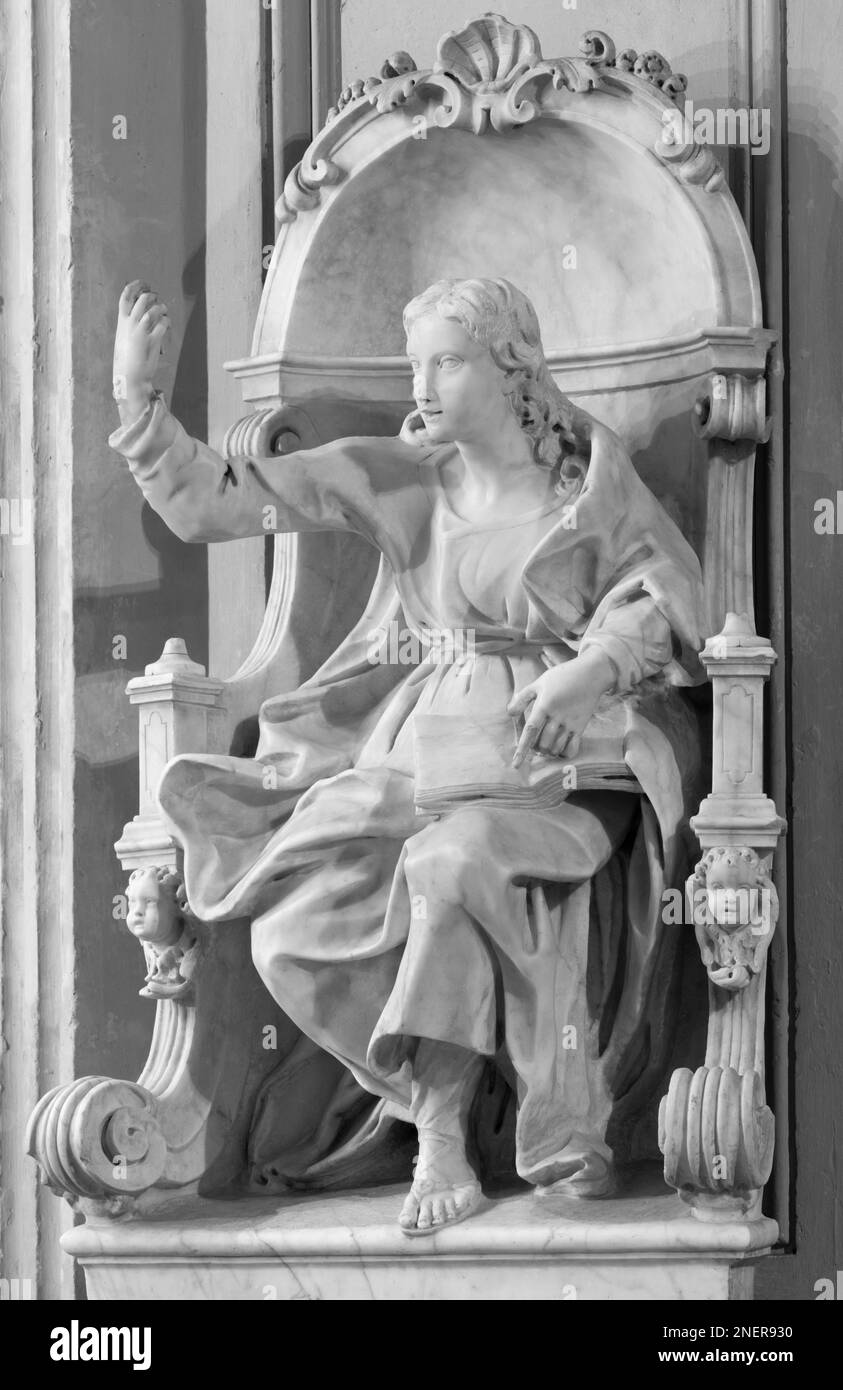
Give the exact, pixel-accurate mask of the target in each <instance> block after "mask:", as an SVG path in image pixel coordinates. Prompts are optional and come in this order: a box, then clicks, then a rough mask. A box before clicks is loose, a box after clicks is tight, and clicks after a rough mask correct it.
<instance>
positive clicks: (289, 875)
mask: <svg viewBox="0 0 843 1390" xmlns="http://www.w3.org/2000/svg"><path fill="white" fill-rule="evenodd" d="M589 434H590V458H589V460H588V467H587V471H586V474H585V480H584V483H583V484H582V487H581V490H580V491H579V493H578V494H577V495H576V496H575V497H574V498H573V500H572V501H569V502H568V503H565V504H563V503H561V502H557V503H550V504H548V505H547V506H545V507H542V508H535V509H533V510H532V511H530V512H527V513H522V514H520V515H515V516H513V517H512V518H509V519H507V520H506V521H505V522H502V523H496V524H490V525H475V524H470V523H468V522H466V521H465V520H463V519H462V518H460V517H459V516H458V515H457V513H456V512H454V510H453V509H452V507H451V506H450V504H449V502H448V498H447V495H446V493H445V490H444V488H443V486H442V483H441V478H440V473H439V468H440V466H441V464H442V462H443V460H444V459H445V458H446V457H447V455H448V450H449V449H450V448H452V447H453V446H444V447H439V448H430V447H426V448H425V447H421V448H420V447H419V446H417V445H410V444H404V443H402V442H400V441H398V440H395V439H384V438H355V439H344V440H338V441H335V442H333V443H330V444H326V445H324V446H320V447H318V448H314V449H311V450H303V451H299V452H297V453H293V454H289V455H286V456H283V457H278V458H268V459H259V458H246V457H240V458H234V459H228V460H223V459H222V458H221V457H220V456H219V455H218V454H216V453H215V452H214V451H213V450H212V449H210V448H209V447H208V446H207V445H205V444H203V443H201V442H200V441H197V440H193V439H190V438H189V437H188V435H187V434H186V433H185V431H184V430H183V428H182V427H181V425H180V424H179V423H178V421H176V420H175V419H174V417H173V416H172V415H170V413H169V412H168V411H167V409H166V407H165V405H164V403H163V400H162V399H161V398H160V397H158V398H157V399H156V400H155V401H154V402H153V404H152V405H151V406H150V408H149V409H148V410H147V412H146V413H145V415H144V416H142V417H141V418H140V419H139V420H138V421H136V422H135V423H133V424H132V425H129V426H126V427H125V428H123V429H120V430H118V431H116V432H115V433H114V434H113V435H112V436H111V439H110V441H109V442H110V444H111V445H112V447H113V448H115V449H116V450H118V451H119V452H121V453H122V454H123V455H124V456H125V458H126V459H127V460H128V462H129V465H130V468H131V470H132V472H133V474H134V476H135V478H136V480H137V482H138V483H139V485H140V487H141V488H142V490H143V492H144V495H145V496H146V498H147V500H148V501H149V502H150V504H151V505H152V507H153V508H154V509H155V510H156V511H157V512H158V513H159V514H160V515H161V516H162V517H163V518H164V520H165V521H166V522H167V524H168V525H169V526H170V528H171V529H172V530H173V531H174V532H175V533H176V534H177V535H179V536H181V537H182V538H183V539H186V540H191V541H210V542H214V541H222V540H227V539H234V538H238V537H244V536H249V535H259V534H265V533H266V519H267V515H269V516H271V517H272V519H273V521H274V524H275V526H276V528H277V529H278V530H280V531H307V530H330V529H334V530H351V531H354V532H357V533H358V534H360V535H362V536H364V537H365V538H366V539H367V540H369V541H370V542H371V543H372V544H373V545H375V546H376V547H377V548H378V549H379V550H380V552H381V556H382V561H381V566H380V569H379V572H378V578H377V580H376V583H375V586H374V589H373V591H372V595H371V599H370V601H369V604H368V607H367V609H366V612H365V613H364V615H363V617H362V618H361V620H360V622H359V623H358V624H357V626H356V627H355V629H354V630H353V631H352V632H351V633H350V634H349V636H348V637H347V638H346V640H345V641H344V642H343V643H342V644H341V645H340V647H339V648H338V650H337V651H336V652H335V653H334V654H333V655H332V656H331V657H330V658H329V660H328V661H327V662H326V663H325V664H324V665H323V667H322V668H321V669H320V670H319V671H317V673H316V674H315V675H314V676H313V677H311V678H310V679H309V680H308V681H306V682H305V683H304V685H302V686H301V687H300V688H299V689H298V690H295V691H292V692H289V693H284V694H281V695H279V696H277V697H275V698H272V699H270V700H268V701H267V702H265V704H264V705H263V706H262V708H261V711H260V740H259V744H258V748H257V753H256V757H255V758H254V759H242V758H234V757H230V756H215V755H204V756H202V755H187V756H181V757H178V758H176V759H175V760H174V761H173V762H172V763H170V764H169V765H168V767H167V768H166V769H165V772H164V775H163V777H162V781H161V784H160V787H159V791H158V797H159V802H160V807H161V811H162V815H163V817H164V819H165V821H166V823H167V824H168V825H169V827H170V829H171V830H172V833H173V834H174V836H175V837H176V839H177V840H178V842H179V843H180V844H181V845H182V846H183V850H184V869H185V885H186V891H187V897H188V901H189V903H190V905H191V908H192V909H193V911H194V912H195V913H196V914H197V916H198V917H200V918H201V919H203V920H205V921H217V920H222V919H226V918H233V917H240V916H243V915H248V916H250V917H251V919H252V945H253V956H254V960H255V964H256V966H257V968H258V970H259V971H260V973H261V975H262V977H263V979H264V981H265V983H266V985H267V987H268V988H269V990H270V992H271V993H272V994H273V996H274V998H275V999H276V1000H277V1002H278V1003H279V1005H280V1006H281V1007H282V1008H283V1009H284V1010H285V1012H286V1013H287V1014H288V1015H289V1016H290V1017H291V1018H292V1019H293V1021H294V1022H296V1023H297V1024H298V1025H299V1027H300V1028H301V1029H302V1030H303V1032H304V1033H305V1034H306V1035H307V1036H308V1037H309V1038H311V1039H313V1040H314V1041H315V1042H316V1043H317V1044H318V1045H319V1047H321V1048H324V1049H325V1050H326V1051H327V1052H329V1053H330V1054H332V1055H333V1056H334V1057H336V1058H338V1059H339V1060H340V1061H341V1062H342V1063H344V1065H345V1066H347V1067H348V1068H349V1070H350V1071H351V1072H352V1074H353V1075H354V1077H355V1078H356V1079H357V1081H358V1082H359V1083H360V1085H361V1086H362V1087H363V1088H364V1089H365V1090H367V1091H369V1092H371V1093H372V1094H374V1095H376V1096H380V1097H382V1098H384V1099H385V1101H386V1102H388V1105H389V1106H390V1107H391V1109H392V1113H394V1114H397V1115H402V1116H404V1117H407V1115H408V1111H407V1106H408V1102H409V1094H410V1079H411V1074H412V1058H413V1052H414V1047H415V1045H416V1043H417V1040H418V1039H419V1038H420V1037H427V1038H433V1039H440V1040H442V1041H446V1042H449V1043H456V1044H458V1045H460V1046H463V1047H465V1048H468V1049H470V1050H472V1051H475V1052H480V1053H483V1054H486V1055H488V1056H492V1055H494V1053H495V1052H496V1050H497V1049H498V1047H499V1045H500V1043H501V1041H502V1040H503V1041H504V1043H505V1048H506V1052H507V1054H508V1057H509V1059H510V1062H511V1065H512V1069H513V1072H514V1076H515V1085H516V1090H517V1096H518V1119H517V1128H516V1160H517V1166H518V1171H519V1173H520V1174H521V1175H522V1176H523V1177H525V1178H527V1179H528V1180H530V1181H536V1182H537V1181H540V1180H541V1179H542V1177H543V1175H545V1174H546V1173H547V1172H548V1171H550V1170H551V1169H553V1171H554V1172H558V1171H559V1170H560V1164H562V1166H563V1167H564V1164H565V1162H567V1161H570V1164H571V1166H572V1168H573V1169H575V1168H576V1167H577V1166H578V1165H582V1164H583V1163H585V1164H587V1162H588V1160H589V1156H591V1155H595V1154H597V1155H599V1154H603V1155H606V1154H608V1150H607V1148H606V1142H605V1141H606V1131H607V1126H608V1123H609V1118H610V1115H611V1112H612V1106H613V1104H614V1103H615V1102H616V1101H617V1100H618V1098H619V1097H621V1096H623V1095H624V1093H625V1092H627V1091H629V1090H630V1088H632V1087H633V1086H634V1084H635V1083H636V1081H637V1080H638V1079H640V1076H641V1074H642V1073H643V1072H645V1071H646V1051H647V1046H648V1042H647V1034H648V1027H649V1021H648V1018H649V1012H650V1009H651V1005H652V1003H653V994H654V990H657V989H658V987H659V979H660V969H661V967H660V962H662V963H663V962H664V959H665V952H664V949H663V947H664V939H663V938H664V934H665V931H670V930H671V929H670V928H665V927H664V926H663V925H662V920H661V909H662V896H663V892H664V889H665V887H666V886H669V885H671V884H672V883H673V882H674V881H675V878H676V876H677V871H678V870H679V869H681V867H682V866H681V864H680V849H681V843H682V837H683V828H684V820H685V809H686V799H687V791H688V781H689V777H690V775H691V769H692V764H693V761H694V759H693V745H694V741H695V730H694V729H693V727H691V725H690V724H689V722H688V718H687V714H686V712H685V710H684V707H683V706H682V705H681V703H680V702H679V701H678V700H677V697H676V694H675V687H676V686H678V685H683V684H688V683H690V682H692V681H693V680H694V679H695V678H696V677H697V672H698V665H697V661H696V652H697V651H698V649H699V647H700V645H701V634H700V622H701V614H702V611H703V608H702V586H701V579H700V571H699V565H698V562H697V559H696V556H695V555H694V553H693V551H692V550H691V548H690V546H689V545H688V544H687V542H686V541H685V540H684V538H683V537H682V535H681V533H680V532H679V530H678V529H677V527H676V526H675V525H674V523H673V522H672V521H671V520H670V519H669V518H668V517H667V515H666V514H665V513H664V511H663V510H662V508H661V507H660V506H659V504H658V502H657V501H656V499H655V498H654V497H653V496H652V494H651V493H650V492H649V491H648V489H647V488H646V487H645V485H644V483H643V482H642V481H641V479H640V478H639V477H638V475H637V474H636V472H635V470H634V468H633V466H632V464H631V462H630V460H629V458H628V456H627V454H626V452H625V450H624V448H623V446H622V444H621V442H620V441H619V439H618V438H617V436H615V435H614V434H613V433H612V432H611V431H610V430H608V429H607V428H605V427H604V426H602V425H599V424H598V423H597V422H596V421H591V422H590V424H589ZM268 507H271V508H272V509H273V511H272V512H271V513H267V510H266V509H267V508H268ZM431 629H433V630H435V631H440V632H441V631H443V630H444V631H449V632H452V633H465V632H470V633H471V650H470V651H469V652H468V653H467V652H466V651H465V649H464V648H462V647H459V644H457V650H458V657H457V659H453V660H444V661H443V660H442V659H440V657H441V653H437V652H436V651H432V650H428V647H429V634H430V631H431ZM395 632H400V633H402V634H403V633H409V634H411V635H412V637H413V638H414V639H415V640H416V641H417V642H418V644H419V648H418V650H419V651H420V653H421V659H420V660H418V661H417V662H416V663H415V664H412V665H410V666H409V667H408V666H407V665H404V664H401V662H400V661H399V662H395V661H390V660H377V659H373V636H374V635H375V634H389V633H395ZM595 646H596V647H599V648H600V649H601V650H602V651H603V652H604V653H605V654H606V655H607V656H608V657H609V659H610V662H611V664H612V668H613V670H614V672H615V677H616V680H615V687H614V690H613V691H612V692H611V694H610V696H609V697H608V701H609V703H611V704H612V707H613V709H614V710H615V712H617V711H620V712H621V714H622V717H623V720H622V722H623V733H622V736H621V738H620V740H619V748H618V759H619V762H620V763H621V764H622V765H623V766H624V767H625V768H626V769H627V770H628V776H627V779H626V781H625V782H624V781H623V780H622V779H621V780H618V779H614V780H611V781H607V783H606V785H605V786H600V785H596V786H593V787H592V788H591V789H590V790H588V791H576V790H574V791H572V792H571V794H570V795H568V796H566V797H564V798H563V799H561V800H560V801H559V803H558V804H556V805H551V806H529V805H525V806H518V807H507V806H500V805H493V804H485V803H484V802H483V801H482V800H477V801H475V802H472V803H470V804H467V805H462V806H458V807H455V808H454V809H453V810H450V811H448V812H446V813H444V814H440V815H438V816H434V815H431V814H427V813H421V812H419V810H418V808H417V807H416V804H415V799H414V787H415V781H416V758H417V756H418V745H417V740H416V739H415V738H414V721H415V719H416V717H417V716H418V715H419V714H420V713H435V714H439V715H445V716H451V715H459V716H460V717H464V716H465V715H466V714H468V715H469V716H471V718H473V719H475V720H478V721H481V722H482V721H483V719H484V718H486V717H489V718H495V717H499V716H500V715H501V714H502V713H503V712H504V711H505V709H506V704H507V702H508V700H509V699H510V698H511V696H512V694H513V693H514V692H515V691H518V690H520V689H521V688H523V686H524V685H525V684H527V683H528V682H530V681H532V680H534V679H535V678H536V677H537V676H538V675H540V674H541V672H542V671H543V670H545V669H546V668H547V667H548V666H549V665H552V664H556V663H559V662H564V661H568V660H572V659H575V657H576V656H577V654H578V653H580V652H585V651H587V650H589V648H593V647H595ZM605 703H606V702H605V701H604V704H605ZM621 853H623V856H624V860H623V862H624V866H625V867H624V873H623V879H624V882H623V883H622V884H621V885H620V889H621V891H622V894H623V913H622V918H623V920H622V921H620V922H619V921H618V914H617V912H616V911H612V910H610V911H608V912H606V911H603V912H602V916H601V912H600V911H599V910H598V911H597V914H596V915H597V918H598V920H599V921H600V925H599V927H598V929H597V931H595V926H594V921H595V894H596V895H597V897H598V898H599V897H600V891H599V890H600V888H601V884H602V886H603V893H604V897H605V893H606V892H607V891H609V889H608V888H607V884H608V883H609V881H610V880H609V879H607V874H608V872H609V870H610V869H611V867H612V865H613V864H614V863H615V862H616V860H617V857H618V855H619V854H621ZM613 882H614V887H615V891H616V892H617V891H619V883H618V880H617V875H616V876H615V879H614V880H613ZM603 906H604V907H605V903H604V904H603ZM597 907H598V909H599V907H600V904H599V902H598V904H597ZM598 957H599V959H598ZM642 1049H643V1051H642Z"/></svg>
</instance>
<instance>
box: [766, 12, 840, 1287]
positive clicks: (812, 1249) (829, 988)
mask: <svg viewBox="0 0 843 1390" xmlns="http://www.w3.org/2000/svg"><path fill="white" fill-rule="evenodd" d="M786 43H787V93H786V96H787V131H786V141H785V171H786V179H787V213H788V215H787V222H786V226H785V231H786V246H785V250H786V270H787V275H786V285H785V288H786V305H785V308H786V315H787V322H786V334H785V344H786V351H787V361H786V398H785V408H786V442H787V459H786V466H787V475H786V477H785V480H784V483H785V489H784V490H785V498H786V504H785V521H786V532H785V549H784V551H783V553H782V563H783V565H784V566H785V567H786V576H787V611H786V636H787V644H788V649H787V651H786V653H785V660H786V663H787V670H788V674H789V681H788V686H789V715H788V717H789V727H788V738H787V750H786V752H787V756H788V760H789V762H790V764H791V769H790V770H791V790H790V804H789V806H788V809H787V815H788V820H789V823H790V829H789V834H788V838H789V841H790V846H789V849H790V875H791V902H790V911H789V916H790V919H791V923H792V943H791V950H792V963H793V969H792V971H791V998H790V1011H791V1018H792V1025H793V1054H794V1055H793V1066H792V1107H793V1132H792V1158H793V1163H792V1167H793V1177H794V1183H795V1193H794V1196H795V1201H794V1213H795V1219H794V1230H793V1251H794V1253H793V1254H791V1255H786V1256H783V1257H782V1259H781V1260H780V1261H779V1262H772V1261H771V1262H769V1263H768V1264H767V1265H766V1266H764V1267H763V1270H762V1272H761V1276H760V1279H759V1293H761V1294H768V1295H769V1296H771V1297H779V1298H797V1299H812V1298H815V1297H816V1296H817V1292H819V1290H816V1289H815V1285H816V1284H817V1282H818V1281H819V1280H821V1279H830V1280H831V1281H832V1283H834V1282H835V1281H836V1279H837V1271H839V1270H841V1269H843V1200H841V1191H843V1019H842V1018H841V1008H840V1001H841V999H843V949H841V938H840V902H841V900H843V856H842V855H841V853H840V812H839V807H840V785H841V780H843V736H841V731H840V713H839V710H840V690H841V688H843V643H841V640H840V632H839V627H838V625H837V622H836V615H837V610H838V607H839V596H840V595H841V594H843V511H840V509H839V508H838V513H839V515H838V519H837V520H836V526H835V533H834V534H830V535H822V534H818V533H817V530H816V527H815V523H816V521H817V517H818V512H817V509H816V504H817V502H818V500H819V499H822V498H826V499H829V500H830V501H832V502H834V503H835V504H836V503H838V502H840V501H843V497H841V496H840V494H839V493H838V489H841V488H843V466H841V454H843V429H841V407H840V402H841V386H842V385H843V329H841V315H840V304H841V302H843V205H841V192H842V191H843V93H841V86H840V53H841V48H842V47H843V14H841V10H840V6H839V4H837V3H836V0H810V4H808V3H805V2H804V0H803V2H802V3H793V0H791V3H789V4H788V5H787V26H786Z"/></svg>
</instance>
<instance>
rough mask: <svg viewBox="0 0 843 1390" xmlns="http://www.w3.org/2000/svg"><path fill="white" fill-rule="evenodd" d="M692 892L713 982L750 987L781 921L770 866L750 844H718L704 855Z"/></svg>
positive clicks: (699, 937)
mask: <svg viewBox="0 0 843 1390" xmlns="http://www.w3.org/2000/svg"><path fill="white" fill-rule="evenodd" d="M688 893H689V897H690V899H691V906H692V913H693V921H694V929H695V932H696V936H697V941H698V943H699V947H700V953H701V955H702V959H703V964H704V965H705V967H706V970H707V971H708V975H709V978H710V979H711V980H712V981H713V983H714V984H716V985H720V986H721V987H722V988H724V989H728V990H738V989H745V988H746V986H747V985H748V984H749V982H750V980H751V979H752V977H753V976H754V975H757V974H758V973H759V971H760V970H761V966H762V964H763V962H764V959H765V957H766V954H767V951H768V949H769V945H770V941H771V939H772V934H773V929H774V927H775V925H776V919H777V917H778V898H777V896H776V890H775V887H774V885H773V882H772V880H771V878H770V875H769V872H768V870H767V866H766V865H765V863H764V862H763V861H762V860H761V859H760V858H759V856H758V855H757V854H756V853H755V850H753V849H750V848H748V847H746V846H733V845H723V846H717V847H716V848H714V849H710V850H708V851H707V853H706V854H705V855H703V858H702V859H701V860H700V862H699V864H698V865H697V867H696V869H695V871H694V873H693V875H692V877H691V878H690V879H689V880H688Z"/></svg>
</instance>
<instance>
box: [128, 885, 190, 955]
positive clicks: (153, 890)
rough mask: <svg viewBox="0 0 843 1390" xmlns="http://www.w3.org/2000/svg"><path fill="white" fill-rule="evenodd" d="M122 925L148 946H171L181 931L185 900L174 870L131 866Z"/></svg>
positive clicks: (182, 929)
mask: <svg viewBox="0 0 843 1390" xmlns="http://www.w3.org/2000/svg"><path fill="white" fill-rule="evenodd" d="M127 897H128V900H129V911H128V913H127V916H126V926H127V927H128V928H129V931H130V932H132V934H133V935H134V936H136V937H138V938H139V939H140V940H141V941H145V942H147V943H148V944H149V945H151V946H158V947H163V946H172V945H174V944H175V942H176V941H178V939H179V937H180V936H181V934H182V932H183V931H184V912H185V910H186V906H187V904H186V901H185V897H184V888H183V885H182V881H181V879H180V878H179V876H178V874H176V873H174V872H173V871H172V869H168V868H160V869H156V868H145V869H135V871H134V873H133V874H132V875H131V877H130V879H129V886H128V889H127Z"/></svg>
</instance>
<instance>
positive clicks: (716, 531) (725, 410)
mask: <svg viewBox="0 0 843 1390" xmlns="http://www.w3.org/2000/svg"><path fill="white" fill-rule="evenodd" d="M774 342H775V334H773V333H770V332H768V331H767V330H764V329H759V330H757V331H756V352H757V357H758V364H759V366H758V371H757V372H753V373H745V372H713V373H712V374H711V376H710V377H709V378H708V380H707V381H706V382H705V385H704V389H703V391H702V392H701V394H700V396H699V397H698V399H697V402H696V405H695V407H694V411H693V414H692V416H691V424H692V427H693V430H694V433H695V434H696V435H697V437H698V438H700V439H703V440H705V441H706V445H707V451H708V479H707V491H708V502H707V520H706V536H705V549H704V554H703V574H704V575H705V588H706V601H707V606H708V624H709V631H710V632H717V631H719V629H720V628H721V627H722V625H723V623H724V621H725V619H726V614H727V613H730V612H731V613H752V612H753V609H754V597H753V586H752V521H753V504H752V499H753V488H754V475H755V452H756V448H757V446H758V445H759V444H762V443H764V442H766V440H767V439H769V437H770V420H769V418H768V416H767V412H766V397H767V380H766V376H765V371H764V366H765V362H766V358H767V354H768V352H769V350H770V348H771V347H772V345H773V343H774Z"/></svg>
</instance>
